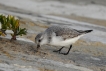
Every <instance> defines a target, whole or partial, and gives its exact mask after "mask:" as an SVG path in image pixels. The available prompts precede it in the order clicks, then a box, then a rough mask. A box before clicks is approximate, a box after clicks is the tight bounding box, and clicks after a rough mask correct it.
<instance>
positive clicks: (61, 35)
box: [35, 26, 93, 55]
mask: <svg viewBox="0 0 106 71" xmlns="http://www.w3.org/2000/svg"><path fill="white" fill-rule="evenodd" d="M91 31H93V30H84V31H83V30H76V29H72V28H69V27H66V26H51V27H49V28H47V29H46V30H45V31H44V32H42V33H39V34H38V35H37V36H36V37H35V42H36V43H37V50H38V49H39V48H40V47H41V45H44V44H50V45H55V46H62V48H60V49H59V50H55V51H54V52H59V53H60V54H64V55H67V54H68V53H69V51H70V49H71V48H72V44H73V43H75V42H76V41H77V40H78V39H79V38H80V37H82V36H83V35H84V34H86V33H89V32H91ZM69 45H70V48H69V49H68V52H66V53H62V52H61V50H62V49H63V48H64V47H65V46H69Z"/></svg>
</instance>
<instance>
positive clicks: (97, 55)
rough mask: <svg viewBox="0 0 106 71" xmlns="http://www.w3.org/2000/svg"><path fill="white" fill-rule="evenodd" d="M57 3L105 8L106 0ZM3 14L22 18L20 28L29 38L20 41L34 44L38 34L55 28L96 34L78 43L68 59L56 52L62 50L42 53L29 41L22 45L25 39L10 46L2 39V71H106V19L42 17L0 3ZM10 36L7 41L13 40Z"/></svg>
mask: <svg viewBox="0 0 106 71" xmlns="http://www.w3.org/2000/svg"><path fill="white" fill-rule="evenodd" d="M31 1H35V0H31ZM46 1H48V0H46ZM49 1H50V0H49ZM56 1H57V0H56ZM58 1H59V2H62V3H64V2H65V3H67V2H72V3H73V4H78V5H82V4H83V5H86V4H94V5H98V4H99V5H103V6H105V5H106V4H105V0H102V1H100V0H89V1H85V0H65V1H64V0H58ZM37 2H42V0H41V1H40V0H37ZM0 13H2V14H6V15H8V14H11V15H14V16H16V17H17V18H19V19H20V25H21V27H22V28H23V27H25V28H27V29H28V34H27V35H26V36H22V37H21V38H25V39H30V40H31V41H32V42H34V38H35V36H36V35H37V34H38V33H39V32H42V31H44V30H45V29H46V28H47V27H49V26H51V25H54V24H56V25H68V26H71V27H74V28H79V29H93V30H94V32H93V33H91V34H88V35H86V36H85V37H83V38H81V39H80V40H79V41H77V42H76V43H75V44H74V45H73V48H72V50H71V51H70V54H69V55H67V56H65V55H61V54H58V53H54V52H53V50H57V49H59V48H60V47H55V46H49V45H44V46H42V47H41V49H40V50H39V52H36V43H31V42H25V41H26V40H24V41H22V39H21V40H17V41H13V42H10V40H9V39H6V38H0V70H1V71H7V69H8V71H70V70H71V71H106V40H105V39H106V36H105V35H106V33H105V31H106V29H105V28H106V24H105V22H106V20H105V19H95V18H90V17H84V16H78V15H75V14H72V15H62V14H56V13H48V15H42V14H41V13H40V14H39V13H38V12H32V11H30V10H27V9H25V10H24V9H21V8H17V7H14V6H13V7H12V6H7V5H4V4H2V3H0ZM57 16H58V17H57ZM72 19H73V20H72ZM74 20H77V21H74ZM70 21H71V22H72V23H70ZM85 22H87V23H85ZM89 23H90V24H89ZM9 33H10V32H8V35H7V38H10V35H9ZM100 34H101V35H100ZM95 36H96V37H95ZM18 37H19V36H18ZM92 37H93V38H92ZM27 41H28V40H27ZM67 49H68V47H67V48H65V49H63V51H62V52H66V51H67Z"/></svg>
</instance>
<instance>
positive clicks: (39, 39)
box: [35, 33, 43, 48]
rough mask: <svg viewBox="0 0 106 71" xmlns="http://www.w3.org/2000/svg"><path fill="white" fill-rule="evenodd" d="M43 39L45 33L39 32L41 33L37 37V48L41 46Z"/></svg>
mask: <svg viewBox="0 0 106 71" xmlns="http://www.w3.org/2000/svg"><path fill="white" fill-rule="evenodd" d="M42 39H43V33H39V34H38V35H37V36H36V37H35V43H37V48H40V46H41V42H42Z"/></svg>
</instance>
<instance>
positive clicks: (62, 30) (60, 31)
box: [46, 26, 81, 40]
mask: <svg viewBox="0 0 106 71" xmlns="http://www.w3.org/2000/svg"><path fill="white" fill-rule="evenodd" d="M46 32H47V33H48V36H51V35H52V33H55V34H56V36H60V37H62V38H63V39H64V40H66V39H69V38H74V37H77V36H78V35H81V33H80V32H79V31H77V30H75V29H70V28H67V27H59V26H52V27H50V28H48V29H47V30H46ZM49 38H51V37H49Z"/></svg>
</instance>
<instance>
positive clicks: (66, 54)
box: [59, 52, 68, 55]
mask: <svg viewBox="0 0 106 71" xmlns="http://www.w3.org/2000/svg"><path fill="white" fill-rule="evenodd" d="M59 54H63V55H68V53H61V52H60V53H59Z"/></svg>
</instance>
